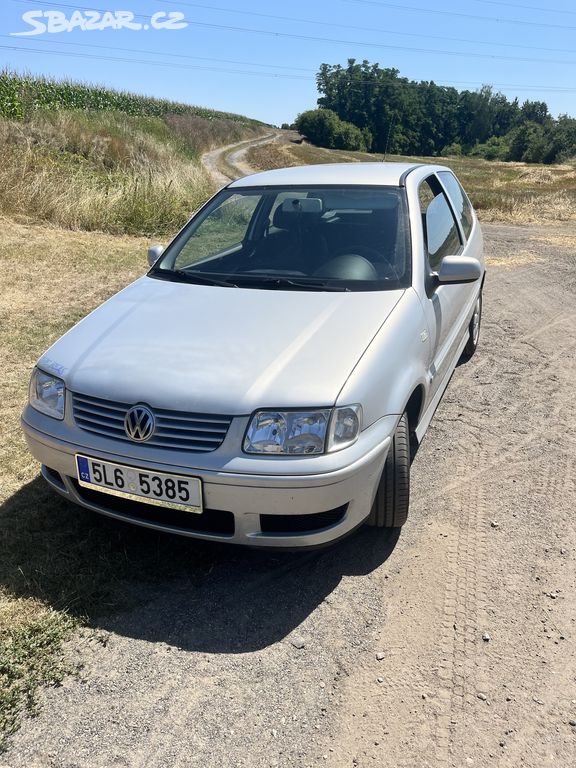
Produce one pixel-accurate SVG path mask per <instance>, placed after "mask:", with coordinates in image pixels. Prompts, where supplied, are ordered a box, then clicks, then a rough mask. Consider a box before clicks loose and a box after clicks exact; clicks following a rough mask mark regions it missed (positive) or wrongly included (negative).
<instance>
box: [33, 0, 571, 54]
mask: <svg viewBox="0 0 576 768" xmlns="http://www.w3.org/2000/svg"><path fill="white" fill-rule="evenodd" d="M22 1H23V2H33V1H34V0H22ZM481 1H482V0H480V2H481ZM172 5H180V6H184V7H187V8H188V7H190V8H203V9H205V10H210V11H218V12H222V13H234V14H237V15H241V16H257V17H259V18H263V19H273V20H275V21H292V22H296V23H298V24H312V25H314V26H321V27H334V28H337V29H353V30H355V31H358V32H378V33H382V34H385V35H395V36H397V37H418V38H424V39H425V40H445V41H448V42H452V43H470V44H472V45H493V46H497V47H499V48H520V49H522V50H528V51H548V52H551V53H574V50H573V49H567V48H564V49H562V48H540V47H538V46H534V45H517V44H515V43H495V42H494V41H492V40H471V39H469V38H464V37H446V36H444V35H428V34H426V35H424V34H418V33H416V32H398V31H397V30H393V29H383V28H382V27H359V26H356V25H353V24H338V23H336V22H333V21H316V20H313V19H303V18H298V17H295V16H278V15H276V14H271V13H260V12H256V11H245V10H239V9H237V8H222V7H221V6H213V5H204V4H203V3H186V2H174V0H173V1H172Z"/></svg>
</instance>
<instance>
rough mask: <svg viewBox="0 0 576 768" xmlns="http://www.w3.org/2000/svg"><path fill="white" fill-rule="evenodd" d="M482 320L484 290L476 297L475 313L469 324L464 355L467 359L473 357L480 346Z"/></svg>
mask: <svg viewBox="0 0 576 768" xmlns="http://www.w3.org/2000/svg"><path fill="white" fill-rule="evenodd" d="M481 322H482V292H480V293H479V294H478V298H477V299H476V304H474V313H473V315H472V318H471V320H470V325H469V326H468V341H467V342H466V346H465V347H464V356H465V357H466V359H467V360H468V359H469V358H471V357H472V355H473V354H474V352H476V348H477V347H478V342H479V340H480V323H481Z"/></svg>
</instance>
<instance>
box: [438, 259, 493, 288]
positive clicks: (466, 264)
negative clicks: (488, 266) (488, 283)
mask: <svg viewBox="0 0 576 768" xmlns="http://www.w3.org/2000/svg"><path fill="white" fill-rule="evenodd" d="M481 277H482V265H481V264H480V262H479V261H477V260H476V259H473V258H471V257H470V256H444V258H443V259H442V261H441V263H440V269H439V270H438V272H437V273H436V280H437V281H438V283H474V282H476V280H479V279H480V278H481Z"/></svg>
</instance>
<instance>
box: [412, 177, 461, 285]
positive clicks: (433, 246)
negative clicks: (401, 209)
mask: <svg viewBox="0 0 576 768" xmlns="http://www.w3.org/2000/svg"><path fill="white" fill-rule="evenodd" d="M419 198H420V210H421V212H422V226H423V228H424V236H425V239H426V246H427V249H428V261H429V263H430V268H431V269H433V270H437V269H438V268H439V267H440V262H441V261H442V259H443V258H444V256H454V255H455V254H456V253H458V252H459V251H460V248H461V247H462V241H461V239H460V233H459V231H458V226H457V224H456V220H455V218H454V215H453V213H452V209H451V208H450V204H449V203H448V199H447V197H446V195H445V194H444V192H443V190H442V188H441V186H440V184H439V183H438V179H436V178H435V177H433V176H431V177H430V178H429V179H426V181H424V182H423V183H422V185H421V187H420V190H419Z"/></svg>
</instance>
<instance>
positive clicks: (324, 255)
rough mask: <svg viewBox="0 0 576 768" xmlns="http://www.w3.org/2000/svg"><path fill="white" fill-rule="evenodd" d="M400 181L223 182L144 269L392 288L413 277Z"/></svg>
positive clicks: (210, 279)
mask: <svg viewBox="0 0 576 768" xmlns="http://www.w3.org/2000/svg"><path fill="white" fill-rule="evenodd" d="M408 229H409V228H408V217H407V213H406V203H405V199H404V195H403V191H402V190H401V189H400V188H398V187H358V186H353V187H343V186H341V187H319V188H311V187H276V188H270V187H267V188H251V187H250V188H248V187H244V188H241V189H238V190H235V189H233V188H232V189H225V190H222V192H221V193H220V194H218V195H216V197H215V198H214V199H213V200H211V201H210V202H209V203H208V204H207V205H206V206H205V207H204V208H203V209H202V210H201V211H200V212H199V213H198V214H197V215H196V216H195V217H194V218H193V219H192V220H191V221H190V223H189V224H188V225H187V226H186V227H185V228H184V229H183V231H182V232H181V233H180V234H179V235H178V236H177V237H176V239H175V240H174V241H173V242H172V244H171V245H170V246H169V247H168V249H167V250H166V252H165V253H164V255H163V256H162V257H161V258H160V259H159V260H158V261H157V262H156V264H155V265H154V267H153V268H152V269H151V270H150V273H149V274H150V275H151V276H154V277H160V278H164V279H169V280H181V281H186V282H197V283H202V284H212V285H221V286H231V287H249V288H268V289H274V288H276V289H285V290H340V291H354V290H369V291H374V290H390V289H397V288H405V287H407V286H408V285H409V284H410V277H411V274H410V268H411V264H410V255H409V254H410V251H409V235H408Z"/></svg>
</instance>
